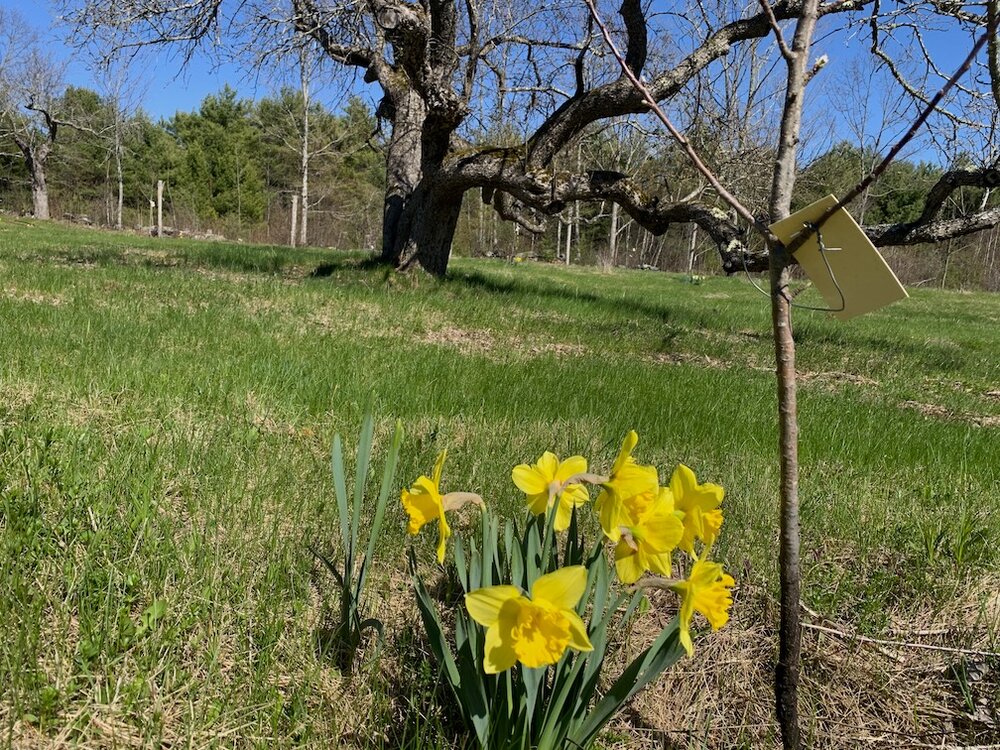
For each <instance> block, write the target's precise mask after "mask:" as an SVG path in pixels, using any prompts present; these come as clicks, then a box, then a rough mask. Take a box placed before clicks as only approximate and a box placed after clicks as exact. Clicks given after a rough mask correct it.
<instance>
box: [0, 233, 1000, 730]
mask: <svg viewBox="0 0 1000 750" xmlns="http://www.w3.org/2000/svg"><path fill="white" fill-rule="evenodd" d="M362 260H363V259H362V258H361V257H360V256H355V255H350V254H344V253H338V252H334V251H319V250H287V249H284V248H268V247H250V246H242V245H232V244H223V243H196V242H188V241H181V240H162V241H157V240H151V239H146V238H136V237H130V236H125V235H115V234H108V233H102V232H97V231H89V230H80V229H75V228H67V227H64V226H60V225H55V224H51V225H50V224H45V223H36V222H33V221H30V220H15V219H7V218H3V219H0V622H3V623H5V624H6V627H5V628H4V630H5V631H6V633H7V635H6V636H5V637H4V638H3V639H0V738H2V741H3V742H7V743H9V744H12V745H13V746H15V747H56V746H59V747H61V746H65V745H73V744H79V745H86V746H88V747H122V746H138V747H153V746H157V747H176V746H184V747H202V746H214V747H258V746H259V747H268V748H271V747H291V746H298V745H304V746H309V747H338V746H343V747H351V746H357V747H371V746H384V747H400V746H407V747H455V746H457V745H456V744H455V742H456V740H455V737H456V736H457V735H456V727H455V725H454V716H453V715H452V714H451V713H450V712H449V711H448V710H446V709H444V710H442V709H440V708H438V706H439V705H440V704H441V703H442V702H443V703H444V704H445V705H447V696H445V695H443V694H440V695H439V698H443V700H437V701H435V700H434V695H435V691H438V690H439V688H438V687H437V685H436V680H435V669H434V666H433V665H432V664H431V663H430V662H429V661H428V659H429V657H428V656H427V653H426V647H425V646H424V644H422V643H421V641H420V639H419V637H417V635H416V634H415V623H416V614H415V609H414V608H413V606H412V595H411V594H410V592H409V590H408V584H407V576H406V567H405V562H404V550H405V548H406V545H407V544H409V541H408V539H407V537H406V536H405V534H404V521H403V517H402V513H401V511H399V509H398V508H397V507H396V506H395V505H393V506H392V508H391V514H392V515H391V518H390V519H389V522H388V523H387V532H386V540H385V544H383V545H381V550H382V556H381V558H380V560H379V563H380V564H379V568H378V571H377V576H378V578H379V581H378V589H379V592H380V597H381V600H380V606H379V616H380V617H381V618H382V619H383V620H384V621H385V622H386V635H387V641H386V644H385V646H384V648H383V649H382V651H381V654H380V655H379V656H378V658H377V659H376V658H374V657H373V658H371V659H370V660H369V661H368V662H367V665H366V666H365V668H364V669H363V670H362V672H361V673H360V674H358V675H355V676H354V677H353V678H348V677H345V676H342V675H340V674H339V673H338V672H337V671H336V669H335V668H334V667H333V665H332V663H331V662H330V660H329V659H327V658H326V657H325V656H324V655H323V653H322V649H321V648H318V646H317V644H318V643H321V642H322V637H321V636H322V633H323V630H324V627H325V626H326V625H327V624H328V622H327V621H328V617H329V611H330V609H331V608H332V607H333V606H335V604H336V602H335V601H332V600H331V599H330V598H329V595H328V588H329V582H328V581H327V580H326V579H325V576H324V574H323V572H322V570H321V569H320V568H319V567H318V566H317V565H316V563H315V560H314V559H313V556H312V555H311V553H310V552H309V550H308V549H307V545H308V544H310V543H312V544H316V545H318V546H320V547H329V546H330V545H331V544H332V543H333V541H332V540H333V538H334V527H335V517H336V516H335V508H334V507H333V500H332V498H333V496H332V491H331V481H330V471H329V460H328V457H329V449H330V444H331V441H332V436H333V434H334V433H335V432H338V431H339V432H341V433H343V434H344V435H345V436H346V439H347V442H348V448H349V449H350V448H351V446H352V445H353V442H354V438H355V435H356V433H357V429H358V425H359V423H360V417H361V413H362V410H363V408H364V404H365V403H366V401H367V400H368V398H369V397H370V396H373V397H374V399H375V404H376V413H377V415H378V417H379V419H378V423H377V424H378V427H377V441H378V445H377V451H379V453H378V455H381V453H380V451H381V450H384V446H385V443H386V436H387V434H388V431H389V429H390V426H391V424H392V423H393V421H394V420H395V418H397V417H398V418H400V419H401V420H402V421H403V425H404V428H405V430H406V438H405V442H404V447H403V455H402V460H401V466H400V469H399V473H398V475H397V476H398V477H399V479H400V484H402V483H403V482H405V481H409V480H410V479H412V478H414V477H416V476H417V475H418V474H421V473H426V472H428V471H429V470H430V468H431V466H432V465H433V461H434V457H435V455H436V454H437V452H438V451H439V450H441V449H442V448H447V449H448V451H449V459H448V464H447V466H446V469H445V483H446V486H447V487H448V488H451V489H465V490H471V491H476V492H479V493H481V494H482V495H483V497H484V498H485V499H486V502H487V503H489V504H490V505H491V506H492V507H494V508H496V509H498V510H499V511H500V512H502V513H506V514H513V513H520V512H521V503H522V498H523V496H521V495H520V493H519V492H518V491H517V490H516V489H515V488H514V486H513V484H512V483H511V481H510V470H511V467H512V466H514V465H515V464H517V463H521V462H524V461H533V460H534V459H535V458H537V456H538V455H539V454H540V453H541V452H542V451H544V450H547V449H548V450H553V451H555V452H556V453H558V454H559V455H561V456H564V455H572V454H575V453H580V454H582V455H585V456H588V457H589V458H590V459H591V460H592V462H594V464H595V465H606V464H608V463H609V462H610V461H611V460H613V457H614V455H615V453H616V451H617V446H618V444H619V443H620V441H621V438H622V436H623V435H624V434H625V432H627V431H628V430H629V429H633V428H634V429H635V430H637V431H638V433H639V435H640V444H639V455H640V457H641V459H642V460H643V461H644V462H649V463H655V464H657V465H658V466H660V467H662V468H663V471H669V470H670V469H671V468H672V467H673V466H674V465H675V464H677V463H678V462H684V463H686V464H688V465H689V466H691V467H692V468H693V469H694V470H695V471H696V472H697V473H698V476H699V478H701V479H702V480H704V481H713V482H716V483H719V484H722V485H723V486H724V487H725V488H726V500H725V503H724V508H725V510H726V527H725V533H724V535H723V537H722V539H721V541H720V542H719V544H718V547H717V552H716V554H715V556H716V557H717V558H718V559H720V560H721V561H722V562H724V563H725V564H726V567H727V569H729V570H731V571H732V572H733V574H734V576H735V577H736V579H737V584H738V590H737V594H736V604H735V607H734V610H733V619H732V622H731V623H730V624H729V625H728V626H727V628H726V629H725V630H723V631H721V633H719V634H717V635H715V636H712V637H707V636H706V637H704V638H702V639H701V640H699V641H698V651H697V653H696V656H695V658H694V659H693V660H691V661H685V662H683V663H682V664H680V665H678V667H677V668H676V669H675V670H674V671H672V672H671V673H670V674H669V675H668V676H667V677H666V678H665V679H664V680H661V682H660V683H659V684H657V685H656V686H655V688H653V689H651V690H650V691H648V692H647V693H646V694H644V695H643V696H642V697H641V698H640V699H639V700H637V701H636V703H635V704H634V709H633V710H632V711H631V712H630V713H629V714H628V715H627V716H626V717H625V719H624V720H623V721H621V722H620V723H619V724H618V725H616V727H615V729H614V731H613V732H612V733H611V734H610V735H609V736H608V739H607V744H608V746H609V747H610V746H621V747H740V746H745V747H768V746H773V745H774V744H775V742H776V740H775V737H776V728H775V726H774V725H773V723H772V720H771V717H770V677H769V669H770V660H771V659H772V658H773V651H774V644H775V638H776V636H775V623H776V611H777V609H776V604H775V598H774V596H775V593H776V578H777V575H776V511H775V506H776V494H777V490H776V487H777V468H776V456H777V449H776V427H775V405H774V404H775V385H774V378H773V375H772V373H771V362H772V357H773V354H772V348H771V342H770V335H769V310H768V303H767V300H766V299H765V298H764V297H762V296H761V295H760V294H759V293H758V292H757V291H756V290H754V289H753V288H752V287H751V286H750V284H748V283H747V281H746V280H745V279H741V278H707V279H704V280H703V281H702V282H701V283H691V282H690V280H689V279H687V278H685V277H682V276H674V275H668V274H661V273H653V272H616V273H602V272H599V271H596V270H594V269H576V268H571V269H567V268H563V267H555V266H547V265H540V264H533V263H520V264H515V265H511V264H507V263H504V262H500V261H471V260H464V261H456V262H455V263H454V266H453V271H452V273H451V276H450V278H449V279H448V280H446V281H433V280H430V279H427V278H423V277H412V278H410V277H398V276H396V275H393V274H386V273H385V272H383V271H380V270H373V269H369V268H366V267H365V266H364V264H363V262H362ZM813 294H814V292H811V291H810V292H806V293H805V294H803V295H802V296H801V297H800V298H799V299H801V300H803V301H810V300H812V301H814V302H815V298H814V297H812V295H813ZM911 294H912V295H913V297H912V299H910V300H908V301H906V302H904V303H901V304H898V305H895V306H893V307H891V308H888V309H886V310H884V311H881V312H879V313H875V314H872V315H869V316H866V317H864V318H861V319H857V320H855V321H852V322H849V323H841V322H838V321H835V320H832V319H830V318H828V317H826V316H825V315H824V314H823V313H816V312H805V311H796V314H795V326H796V338H797V340H798V342H799V349H798V351H799V362H798V364H799V368H800V375H801V386H800V418H801V431H802V435H801V440H802V443H801V460H802V479H801V494H802V502H803V523H804V532H803V537H804V545H805V548H804V561H805V566H806V568H805V600H804V605H805V606H806V607H807V608H808V611H809V612H810V614H809V617H808V618H807V620H809V622H810V623H811V624H812V625H814V626H817V627H813V628H810V629H808V630H807V631H806V634H805V647H806V650H807V660H806V666H805V668H806V672H807V684H806V685H805V700H806V706H804V709H805V710H804V715H805V716H808V717H810V722H809V725H808V726H807V727H806V731H807V735H808V736H809V737H810V738H811V739H810V743H811V745H812V746H814V747H845V748H846V747H858V746H860V745H863V744H865V743H868V744H871V743H875V744H874V745H873V746H910V745H906V744H905V743H906V742H911V743H912V744H913V745H914V746H920V745H919V744H918V743H920V742H923V743H931V744H934V743H936V745H935V746H939V745H940V744H941V742H953V743H967V744H986V743H987V742H988V741H990V740H994V741H996V740H997V739H998V738H1000V729H998V728H997V727H998V726H1000V724H998V720H1000V717H998V715H997V711H998V708H997V705H996V695H997V694H998V691H1000V681H998V672H1000V661H998V659H997V658H996V657H994V656H990V655H989V654H988V653H986V652H996V651H998V650H1000V597H998V594H997V587H998V584H1000V572H998V571H1000V298H998V297H997V296H996V295H990V294H986V293H981V294H965V293H958V292H939V291H930V290H921V289H917V290H911ZM378 463H379V464H380V463H381V461H380V460H379V462H378ZM470 518H471V516H470ZM416 545H417V547H418V549H419V550H420V553H421V554H422V555H424V556H425V557H429V550H430V548H431V547H432V546H433V540H431V539H429V538H427V537H426V536H422V537H419V538H418V539H417V541H416ZM664 616H665V615H664ZM824 629H825V630H824ZM648 635H649V634H644V633H632V634H627V637H628V639H629V641H630V642H639V641H641V640H642V639H643V638H645V637H648ZM623 637H625V636H623ZM859 637H860V638H861V639H859ZM866 639H867V640H866ZM873 639H874V640H873ZM876 640H877V641H888V642H891V643H881V642H875V641H876ZM898 642H905V643H907V644H911V645H904V646H900V645H894V644H897V643H898ZM912 644H917V645H912ZM924 646H931V647H932V648H924ZM630 647H631V646H630ZM374 650H375V649H374V648H372V649H369V652H368V655H369V656H372V652H374ZM980 652H982V653H980ZM904 740H905V742H904ZM880 743H881V744H880Z"/></svg>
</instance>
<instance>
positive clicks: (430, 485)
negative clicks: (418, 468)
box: [400, 450, 483, 563]
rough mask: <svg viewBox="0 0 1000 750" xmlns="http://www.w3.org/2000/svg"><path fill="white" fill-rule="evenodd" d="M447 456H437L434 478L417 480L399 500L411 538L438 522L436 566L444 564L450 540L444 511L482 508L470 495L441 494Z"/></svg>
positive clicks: (467, 493) (476, 499) (458, 493)
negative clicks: (475, 506) (432, 522)
mask: <svg viewBox="0 0 1000 750" xmlns="http://www.w3.org/2000/svg"><path fill="white" fill-rule="evenodd" d="M447 456H448V451H446V450H444V451H441V453H439V454H438V457H437V461H435V462H434V472H433V476H432V477H427V476H419V477H417V479H416V481H414V483H413V485H412V486H411V487H410V488H409V489H408V490H403V494H402V497H401V498H400V499H401V500H402V503H403V508H404V509H405V510H406V513H407V515H408V516H409V517H410V522H409V524H408V525H407V527H406V530H407V531H408V532H409V533H410V534H412V535H414V536H416V535H417V534H418V533H419V532H420V529H421V528H423V526H424V524H427V523H430V522H431V521H434V520H437V522H438V546H437V559H438V562H439V563H443V562H444V552H445V547H446V546H447V543H448V537H450V536H451V527H450V526H449V525H448V519H447V518H446V517H445V511H452V510H457V509H459V508H461V507H462V506H463V505H465V504H467V503H475V504H477V505H479V506H480V507H482V506H483V499H482V498H481V497H479V495H476V494H473V493H471V492H449V493H448V494H447V495H442V494H441V472H442V470H443V469H444V461H445V458H447Z"/></svg>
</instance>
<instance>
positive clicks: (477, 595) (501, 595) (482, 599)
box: [465, 586, 521, 628]
mask: <svg viewBox="0 0 1000 750" xmlns="http://www.w3.org/2000/svg"><path fill="white" fill-rule="evenodd" d="M520 595H521V592H520V591H519V590H518V588H517V587H516V586H487V587H486V588H481V589H476V590H475V591H471V592H469V593H468V594H466V595H465V608H466V609H467V610H469V616H470V617H472V619H473V620H475V621H476V622H478V623H479V624H480V625H483V626H484V627H489V628H492V626H493V625H496V623H497V622H498V621H499V618H500V608H501V607H503V605H504V604H505V603H507V602H508V601H510V600H511V599H517V598H518V597H519V596H520Z"/></svg>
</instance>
